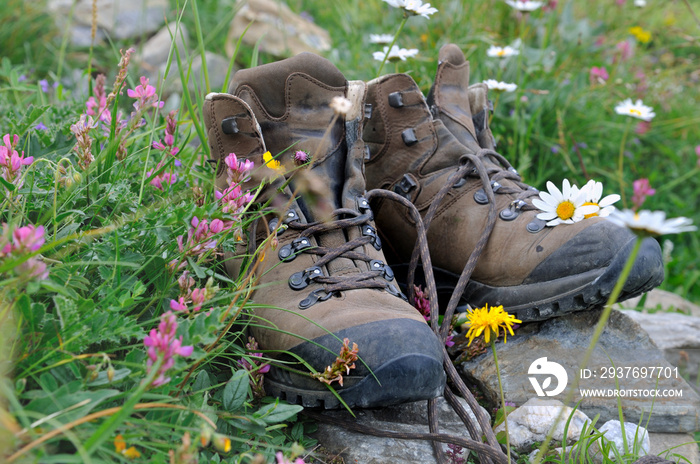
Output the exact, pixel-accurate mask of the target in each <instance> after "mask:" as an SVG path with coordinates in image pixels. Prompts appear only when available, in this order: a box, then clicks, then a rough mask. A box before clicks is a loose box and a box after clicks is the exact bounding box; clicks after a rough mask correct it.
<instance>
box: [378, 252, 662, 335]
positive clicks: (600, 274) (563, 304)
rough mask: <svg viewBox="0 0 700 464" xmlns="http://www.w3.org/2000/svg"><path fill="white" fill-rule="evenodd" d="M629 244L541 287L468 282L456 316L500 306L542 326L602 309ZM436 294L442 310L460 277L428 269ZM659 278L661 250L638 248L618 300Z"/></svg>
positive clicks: (400, 275)
mask: <svg viewBox="0 0 700 464" xmlns="http://www.w3.org/2000/svg"><path fill="white" fill-rule="evenodd" d="M633 246H634V240H632V241H631V242H629V243H628V244H627V245H626V246H625V247H623V248H622V249H621V250H620V251H619V252H618V253H617V255H615V257H614V258H613V260H612V261H611V263H610V264H609V265H608V266H607V267H606V268H602V269H596V270H592V271H588V272H584V273H581V274H575V275H571V276H567V277H562V278H559V279H552V280H549V281H546V282H537V283H531V284H523V285H515V286H510V287H494V286H490V285H486V284H483V283H480V282H477V281H475V280H470V281H469V283H468V284H467V287H466V289H465V291H464V293H463V294H462V296H461V298H460V304H459V305H458V307H457V310H458V311H466V310H467V305H470V306H471V307H481V306H484V305H485V304H489V305H491V306H498V305H503V307H504V309H506V310H507V311H508V312H509V313H511V314H514V315H515V317H516V318H517V319H520V320H521V321H523V322H533V321H543V320H546V319H550V318H553V317H559V316H563V315H565V314H568V313H571V312H575V311H585V310H588V309H592V308H595V307H600V306H601V305H604V304H605V303H606V302H607V300H608V297H609V296H610V294H611V293H612V291H613V288H614V287H615V284H616V283H617V280H618V278H619V276H620V274H621V273H622V269H623V267H624V266H625V263H626V262H627V258H628V256H629V254H630V252H631V250H632V247H633ZM392 268H393V269H394V272H395V274H396V276H397V279H402V281H401V282H400V285H401V289H402V290H404V291H405V289H406V284H405V276H406V272H407V268H408V266H407V265H399V266H392ZM433 270H434V273H435V281H436V285H437V289H438V297H439V304H440V307H442V308H444V305H446V304H447V302H448V301H449V298H450V297H451V295H452V292H453V290H454V288H455V286H456V285H457V282H458V280H459V276H458V275H456V274H454V273H451V272H449V271H445V270H443V269H439V268H435V267H434V268H433ZM663 279H664V268H663V262H662V258H661V248H660V247H659V244H658V243H657V242H656V240H654V239H646V240H645V241H644V242H643V243H642V247H641V248H640V251H639V254H638V255H637V259H636V260H635V264H634V266H633V267H632V270H631V271H630V275H629V277H628V278H627V281H626V283H625V285H624V287H623V290H622V292H621V293H620V296H619V297H618V299H617V301H618V302H620V301H624V300H626V299H629V298H633V297H635V296H638V295H640V294H642V293H644V292H648V291H649V290H651V289H653V288H654V287H657V286H659V284H661V282H662V281H663Z"/></svg>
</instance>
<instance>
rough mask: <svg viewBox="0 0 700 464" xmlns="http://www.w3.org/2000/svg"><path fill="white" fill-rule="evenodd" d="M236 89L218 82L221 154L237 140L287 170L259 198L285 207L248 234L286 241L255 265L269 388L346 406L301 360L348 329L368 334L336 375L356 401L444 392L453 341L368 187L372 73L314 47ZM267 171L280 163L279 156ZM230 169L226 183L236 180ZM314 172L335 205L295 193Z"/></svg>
mask: <svg viewBox="0 0 700 464" xmlns="http://www.w3.org/2000/svg"><path fill="white" fill-rule="evenodd" d="M230 93H231V94H210V95H208V96H207V98H206V101H205V106H204V116H205V123H206V126H207V130H208V138H209V144H210V147H211V152H212V157H213V158H214V159H215V160H219V161H220V160H222V159H223V158H224V157H225V156H227V155H228V153H231V152H234V153H236V155H237V156H238V157H239V158H246V159H250V160H252V161H254V162H255V165H256V166H261V165H263V164H264V161H263V154H264V153H265V152H266V151H267V150H269V151H270V152H271V153H272V155H273V156H275V157H276V159H277V160H278V161H279V162H280V164H281V170H282V171H284V173H283V174H282V175H281V176H279V177H278V178H277V183H276V184H274V185H265V186H264V187H263V190H262V192H261V195H259V196H258V199H259V200H260V201H261V203H262V202H265V201H267V200H269V201H268V202H267V204H272V205H275V206H276V207H277V209H279V208H282V207H283V206H278V205H285V204H286V205H287V206H286V208H285V209H283V210H282V211H272V210H268V209H267V208H268V207H267V206H263V205H261V206H260V209H261V213H260V216H261V219H260V220H258V221H256V222H255V223H254V226H253V227H250V228H249V230H248V231H247V238H246V240H247V241H248V249H249V250H251V254H252V253H254V252H255V250H256V249H258V247H259V246H260V244H261V243H263V242H264V241H265V240H268V239H270V236H271V235H272V234H275V233H276V238H277V240H278V241H279V244H278V245H277V247H276V249H275V250H272V249H268V250H267V252H266V256H265V258H264V260H263V261H261V262H260V263H259V267H258V268H257V269H256V270H255V275H256V277H257V279H258V280H257V283H258V288H257V290H256V291H255V294H254V295H253V299H254V301H255V304H256V306H255V309H254V315H253V320H252V323H251V325H250V328H251V332H252V335H253V336H254V337H255V338H256V340H257V341H258V342H259V345H260V347H261V349H263V350H266V351H270V352H271V356H274V357H276V358H277V359H278V360H279V362H278V363H276V364H275V366H274V367H273V368H272V369H271V371H270V373H269V374H267V375H266V388H267V391H268V392H270V393H272V394H274V395H277V396H281V397H283V398H286V399H287V400H288V401H290V402H301V403H302V404H304V405H305V406H325V407H326V408H333V407H337V406H339V401H338V400H337V398H336V397H335V396H334V395H333V393H332V392H331V391H330V390H329V389H328V388H327V386H326V385H324V384H323V383H321V382H319V381H318V380H316V379H314V378H312V377H311V376H310V375H308V374H306V375H305V374H303V372H307V371H308V369H307V368H306V367H304V365H303V364H302V363H301V362H300V360H303V362H305V363H308V364H309V365H311V366H312V367H313V368H314V369H315V370H316V371H318V372H323V371H324V369H325V368H326V366H330V365H331V364H333V362H334V361H335V359H336V357H337V356H338V353H339V351H340V349H341V346H342V340H343V339H345V338H347V339H349V340H350V346H352V344H353V343H356V344H357V345H358V347H359V353H358V355H359V360H358V361H356V362H355V369H353V370H350V372H349V374H347V375H345V372H343V377H344V382H343V384H342V387H341V386H339V385H338V384H337V383H334V384H333V386H334V387H335V388H336V390H337V392H338V393H339V394H340V397H341V398H343V400H344V401H345V402H346V403H347V404H348V405H350V406H359V407H374V406H384V405H390V404H396V403H400V402H405V401H415V400H420V399H427V398H432V397H435V396H438V395H440V394H441V393H442V391H443V389H444V384H445V375H444V372H443V368H442V360H443V347H442V346H441V343H440V342H439V341H438V339H437V337H436V336H435V335H434V334H433V332H432V331H431V329H430V328H429V326H428V325H427V324H426V322H425V320H424V318H423V316H422V315H421V314H420V313H419V312H418V311H417V310H416V309H414V308H413V307H412V306H411V305H410V304H409V303H407V302H406V301H405V297H404V296H403V295H402V294H401V292H400V291H399V290H398V286H397V285H396V281H395V280H394V277H393V273H392V271H391V269H390V268H389V266H388V265H386V259H385V258H384V255H383V253H382V251H381V243H380V240H379V237H378V235H377V232H376V228H375V226H374V223H373V217H372V211H371V210H370V207H369V203H368V202H367V200H365V199H364V197H363V195H364V192H365V181H364V176H363V168H364V165H363V157H364V154H365V149H364V148H365V147H364V143H363V142H362V139H361V137H360V135H361V134H360V131H361V127H362V125H361V123H362V118H363V109H364V107H363V103H364V101H363V99H364V94H365V84H364V83H362V82H351V83H348V82H347V81H346V79H345V78H344V77H343V75H342V74H341V73H340V71H338V70H337V69H336V68H335V66H333V65H332V64H331V63H330V62H329V61H327V60H325V59H323V58H320V57H318V56H315V55H312V54H307V53H305V54H301V55H298V56H296V57H294V58H290V59H287V60H283V61H280V62H277V63H272V64H267V65H262V66H259V67H256V68H252V69H247V70H242V71H239V72H237V73H236V74H235V76H234V78H233V81H232V83H231V87H230ZM333 97H347V98H348V99H349V100H350V101H351V103H352V105H351V109H350V112H349V113H347V114H346V115H344V116H343V115H338V116H336V115H335V114H334V110H333V109H332V108H331V107H330V106H329V103H330V102H331V101H332V99H333ZM298 151H304V152H306V153H308V154H309V155H310V156H311V160H310V161H309V162H308V164H307V165H306V166H304V167H298V166H297V165H295V161H294V155H295V154H296V152H298ZM268 166H269V164H268ZM302 170H307V172H306V173H304V172H302ZM262 172H263V173H265V172H267V174H268V175H269V174H271V171H270V170H269V168H268V167H265V168H264V169H263V171H262ZM222 176H223V175H222V174H220V175H219V180H218V182H217V183H218V185H219V187H220V188H221V187H225V186H226V180H225V179H222ZM308 176H312V177H314V178H316V180H319V179H320V181H322V183H323V184H324V185H326V186H328V187H329V190H328V192H329V193H328V198H325V200H326V202H330V203H331V204H332V205H333V209H334V210H333V211H332V213H330V214H329V213H328V211H327V210H326V209H325V208H322V207H321V206H320V204H319V203H317V202H314V201H311V200H309V199H308V198H306V197H304V196H301V195H294V194H293V193H292V192H293V191H294V189H295V185H296V184H297V183H298V182H299V180H300V178H304V177H308ZM253 177H255V175H254V176H253ZM261 177H262V175H261V174H260V175H258V176H257V177H256V178H254V179H253V180H252V181H250V182H249V183H252V184H255V183H257V182H259V181H260V180H261ZM285 183H286V184H287V185H285ZM240 265H241V261H240V260H233V261H231V262H230V263H229V266H228V269H229V271H230V272H231V273H232V274H233V275H234V276H236V275H238V274H239V273H240V272H244V270H243V269H241V267H240ZM292 369H295V370H296V371H292Z"/></svg>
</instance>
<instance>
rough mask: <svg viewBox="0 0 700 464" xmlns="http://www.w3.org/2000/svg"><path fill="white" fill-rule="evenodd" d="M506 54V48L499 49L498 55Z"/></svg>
mask: <svg viewBox="0 0 700 464" xmlns="http://www.w3.org/2000/svg"><path fill="white" fill-rule="evenodd" d="M505 54H506V51H505V50H498V51H497V52H496V55H498V56H503V55H505Z"/></svg>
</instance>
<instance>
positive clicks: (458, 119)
mask: <svg viewBox="0 0 700 464" xmlns="http://www.w3.org/2000/svg"><path fill="white" fill-rule="evenodd" d="M438 61H439V64H438V69H437V74H436V76H435V82H434V84H433V86H432V88H431V89H430V93H429V94H428V99H427V101H428V105H429V106H431V107H435V108H436V109H437V111H435V113H436V115H437V118H438V119H440V120H442V121H443V123H444V124H445V125H446V126H447V128H448V129H449V130H450V132H452V133H453V134H454V135H455V137H457V139H458V140H459V141H460V142H461V143H462V145H464V146H465V147H467V148H469V149H471V150H473V151H474V152H476V151H478V150H479V148H480V147H479V143H478V142H477V137H476V130H475V129H474V122H473V121H472V114H471V111H470V109H469V108H470V107H469V92H468V88H469V62H468V61H467V60H466V59H465V58H464V54H463V53H462V50H460V48H459V47H458V46H457V45H454V44H447V45H445V46H444V47H442V48H441V49H440V53H439V55H438Z"/></svg>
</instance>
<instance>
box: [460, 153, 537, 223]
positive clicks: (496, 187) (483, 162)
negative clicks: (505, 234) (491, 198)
mask: <svg viewBox="0 0 700 464" xmlns="http://www.w3.org/2000/svg"><path fill="white" fill-rule="evenodd" d="M476 159H478V160H479V161H480V163H477V162H476ZM460 165H462V166H464V168H462V167H460V169H464V171H463V172H462V173H460V174H459V175H458V176H459V178H458V179H457V181H458V182H459V179H462V178H464V177H465V176H468V177H479V178H480V177H481V174H482V173H484V174H485V175H486V177H487V178H488V182H484V183H483V184H484V185H483V188H484V189H490V190H491V191H492V192H493V193H495V194H505V195H514V196H515V198H514V199H513V200H512V202H511V205H513V206H517V208H518V209H519V210H522V211H527V210H536V209H537V208H536V207H535V206H533V205H532V204H531V203H530V202H528V200H529V199H530V198H531V197H533V196H537V195H538V194H539V190H537V189H536V188H534V187H532V186H530V185H527V184H526V183H524V182H523V181H522V177H520V174H519V173H518V171H516V170H515V168H514V167H513V166H512V165H511V164H510V163H509V162H508V160H506V159H505V157H504V156H503V155H501V154H500V153H498V152H496V151H494V150H491V149H488V148H482V149H480V150H479V151H478V152H476V154H474V155H462V157H461V158H460ZM458 172H459V170H458ZM455 175H457V174H456V173H455ZM503 180H507V181H508V182H502V181H503Z"/></svg>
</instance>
